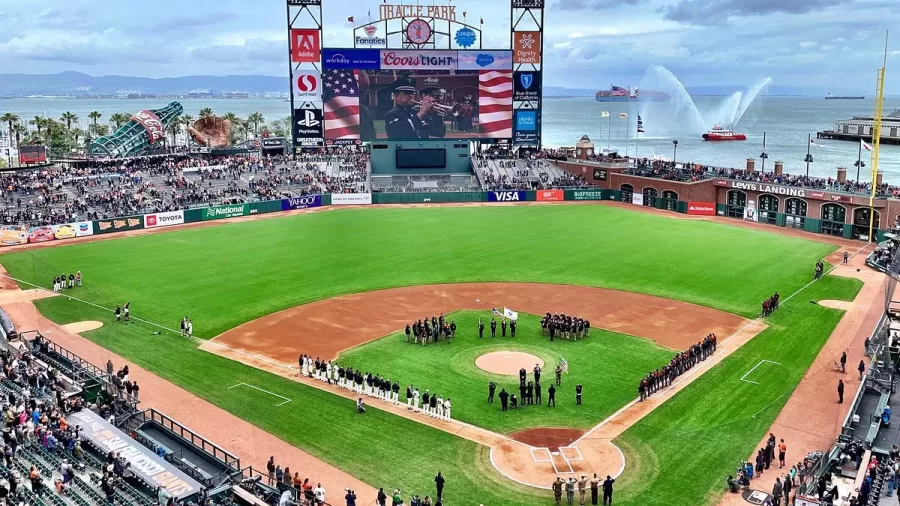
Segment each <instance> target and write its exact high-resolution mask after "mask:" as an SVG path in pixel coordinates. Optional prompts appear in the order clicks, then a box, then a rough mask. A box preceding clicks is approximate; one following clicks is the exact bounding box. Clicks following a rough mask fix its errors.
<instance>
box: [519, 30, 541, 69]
mask: <svg viewBox="0 0 900 506" xmlns="http://www.w3.org/2000/svg"><path fill="white" fill-rule="evenodd" d="M513 63H515V64H531V65H540V63H541V32H513Z"/></svg>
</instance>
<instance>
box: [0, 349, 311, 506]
mask: <svg viewBox="0 0 900 506" xmlns="http://www.w3.org/2000/svg"><path fill="white" fill-rule="evenodd" d="M21 336H22V337H21V339H18V338H17V339H14V340H12V341H9V342H8V343H7V344H8V346H7V348H6V349H5V350H4V351H2V352H0V366H3V367H0V402H2V403H3V412H4V413H12V415H13V416H9V415H7V416H4V417H3V420H2V421H0V427H2V431H3V443H0V453H2V450H3V449H4V448H5V447H6V446H7V445H15V453H7V454H6V458H5V459H0V489H5V490H7V491H9V492H10V494H9V496H10V499H11V503H13V504H28V505H31V506H101V505H109V504H114V505H129V506H151V505H155V504H160V503H161V504H166V503H167V500H166V499H167V498H172V501H175V502H173V504H176V503H177V504H185V505H196V504H203V505H204V506H209V505H214V504H216V505H222V506H231V505H257V506H261V505H262V504H266V503H265V502H264V499H273V498H274V499H275V501H274V502H272V503H271V504H275V503H277V498H278V497H279V496H280V495H281V494H282V493H283V492H284V490H281V485H279V486H278V487H274V486H268V485H262V484H260V483H258V482H259V481H260V479H259V473H255V472H254V471H253V469H252V468H248V469H243V470H242V469H241V467H240V460H239V459H238V458H237V457H235V456H234V455H232V454H230V453H228V452H227V451H225V450H224V449H222V448H221V447H219V446H217V445H215V444H214V443H212V442H210V441H208V440H206V439H205V438H203V437H202V436H200V435H198V434H196V433H194V432H193V431H191V430H190V429H188V428H186V427H184V426H183V425H181V424H179V423H178V422H176V421H175V420H172V419H171V418H169V417H167V416H166V415H164V414H163V413H160V412H158V411H155V410H148V411H144V412H138V411H137V410H136V409H135V408H136V405H137V399H134V398H131V397H130V396H128V395H127V394H126V393H125V392H120V390H122V388H121V382H120V381H116V380H113V379H110V378H115V377H118V376H116V375H113V374H112V372H111V370H112V364H109V365H108V369H109V370H110V372H106V371H104V370H102V369H100V368H98V367H96V366H94V365H92V364H90V363H88V362H86V361H84V360H83V359H81V358H80V357H78V356H77V355H75V354H74V353H72V352H70V351H68V350H66V349H64V348H62V347H60V346H58V345H56V344H55V343H53V342H51V341H49V340H47V339H46V338H44V337H43V336H41V335H40V334H39V333H37V332H34V331H27V332H22V334H21ZM7 365H9V366H10V367H9V368H7V367H6V366H7ZM122 370H125V368H124V367H123V368H122V369H121V370H120V372H121V371H122ZM6 371H10V372H9V373H8V374H7V373H6ZM125 377H126V381H127V374H126V375H125ZM42 378H46V379H42ZM70 384H71V385H74V387H70ZM88 397H90V398H91V400H90V401H88V400H87V398H88ZM10 410H12V411H10ZM20 410H21V411H20ZM19 412H21V413H23V415H22V417H21V418H20V417H19V416H16V415H17V414H18V413H19ZM20 420H24V422H20ZM7 466H11V469H10V468H8V467H7ZM163 489H164V490H163ZM291 490H293V489H291ZM292 494H293V495H294V496H296V491H293V492H292ZM261 498H263V501H262V502H261ZM201 501H202V502H201ZM169 502H171V501H169Z"/></svg>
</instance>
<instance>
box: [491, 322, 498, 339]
mask: <svg viewBox="0 0 900 506" xmlns="http://www.w3.org/2000/svg"><path fill="white" fill-rule="evenodd" d="M491 337H497V320H495V319H493V318H491Z"/></svg>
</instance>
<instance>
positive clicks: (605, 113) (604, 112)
mask: <svg viewBox="0 0 900 506" xmlns="http://www.w3.org/2000/svg"><path fill="white" fill-rule="evenodd" d="M600 117H601V118H608V117H609V111H600Z"/></svg>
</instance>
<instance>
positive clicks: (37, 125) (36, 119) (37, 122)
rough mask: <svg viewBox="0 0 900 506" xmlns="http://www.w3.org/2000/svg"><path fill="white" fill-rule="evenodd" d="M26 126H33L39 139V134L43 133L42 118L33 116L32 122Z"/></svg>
mask: <svg viewBox="0 0 900 506" xmlns="http://www.w3.org/2000/svg"><path fill="white" fill-rule="evenodd" d="M28 124H29V125H34V127H35V128H37V133H38V137H40V135H41V132H42V131H43V128H44V118H42V117H40V116H35V117H34V119H33V120H31V121H29V122H28Z"/></svg>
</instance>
